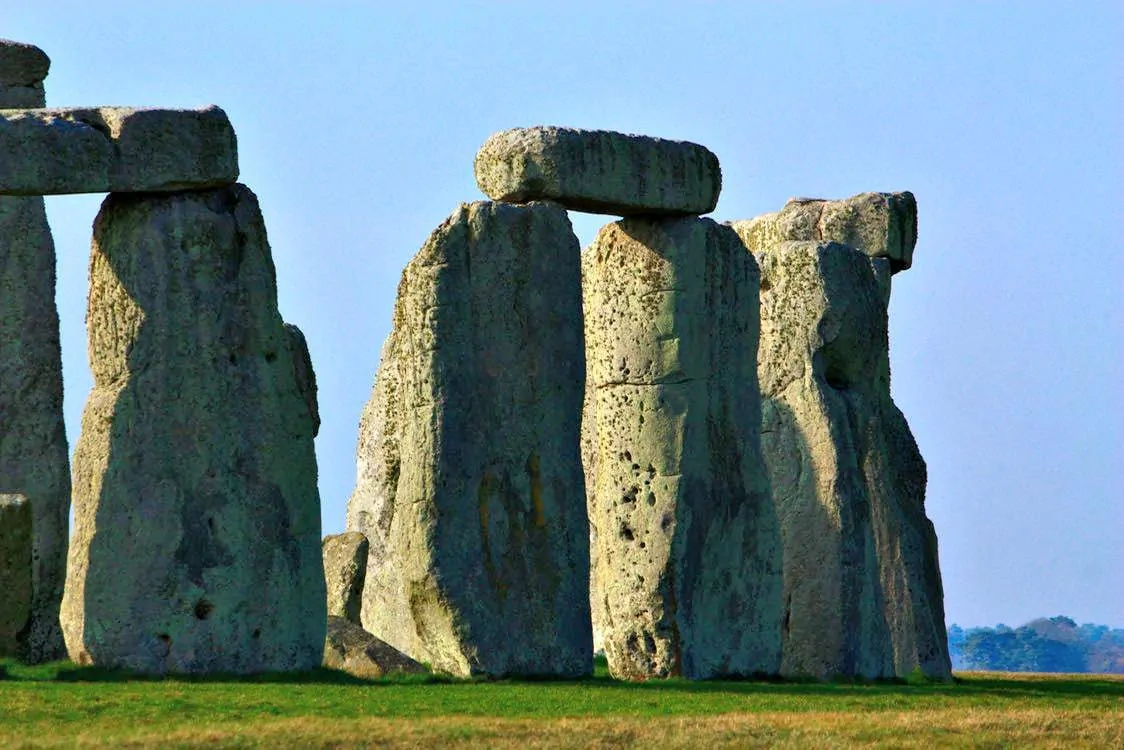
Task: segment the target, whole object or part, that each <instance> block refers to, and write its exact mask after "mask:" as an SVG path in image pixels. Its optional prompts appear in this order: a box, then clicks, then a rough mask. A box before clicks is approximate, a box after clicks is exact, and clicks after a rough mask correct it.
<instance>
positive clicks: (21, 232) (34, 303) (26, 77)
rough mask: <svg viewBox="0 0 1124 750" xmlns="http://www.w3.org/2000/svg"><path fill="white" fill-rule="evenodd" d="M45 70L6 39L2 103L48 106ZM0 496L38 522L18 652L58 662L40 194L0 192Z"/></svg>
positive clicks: (60, 514)
mask: <svg viewBox="0 0 1124 750" xmlns="http://www.w3.org/2000/svg"><path fill="white" fill-rule="evenodd" d="M49 66H50V61H49V60H48V59H47V56H46V55H45V54H43V52H42V50H39V49H38V48H37V47H33V46H31V45H28V44H19V43H17V42H9V41H6V40H0V109H3V108H7V107H24V106H35V107H41V106H43V96H44V95H43V83H42V81H43V77H44V76H46V74H47V69H48V67H49ZM0 493H16V494H20V495H23V496H24V497H26V498H27V502H28V503H29V504H30V507H31V514H32V517H33V519H34V528H35V532H34V543H33V552H32V557H31V562H30V565H31V568H30V570H31V580H32V603H31V619H30V622H29V624H28V627H27V628H26V630H24V631H23V632H22V634H21V636H20V647H19V649H18V651H19V656H20V658H22V659H23V660H25V661H28V662H33V663H34V662H41V661H49V660H52V659H60V658H62V657H63V656H64V655H65V648H64V646H63V639H62V631H61V630H60V629H59V602H60V601H61V599H62V589H63V583H64V581H65V580H66V545H67V515H68V513H69V510H70V458H69V450H68V447H67V442H66V430H65V428H64V426H63V416H62V356H61V352H60V349H59V316H58V311H57V309H56V307H55V245H54V242H53V241H52V239H51V230H50V228H49V227H48V226H47V213H46V211H45V210H44V207H43V199H42V198H40V197H20V198H13V197H6V196H0ZM2 590H3V589H2V588H0V591H2Z"/></svg>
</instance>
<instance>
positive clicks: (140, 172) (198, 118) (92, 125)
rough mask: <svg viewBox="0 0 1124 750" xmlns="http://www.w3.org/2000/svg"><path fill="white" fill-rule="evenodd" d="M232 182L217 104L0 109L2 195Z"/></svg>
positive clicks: (234, 174) (229, 147)
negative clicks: (181, 106) (190, 106)
mask: <svg viewBox="0 0 1124 750" xmlns="http://www.w3.org/2000/svg"><path fill="white" fill-rule="evenodd" d="M237 178H238V146H237V141H236V139H235V136H234V129H233V128H232V127H231V125H230V121H229V120H228V119H227V117H226V113H225V112H223V111H222V110H221V109H219V108H218V107H206V108H204V109H131V108H127V107H96V108H75V109H26V110H18V109H17V110H4V111H0V195H59V194H64V193H105V192H119V193H121V192H153V191H164V192H166V191H177V190H188V189H201V188H208V187H217V186H221V185H229V184H231V183H233V182H234V181H235V180H236V179H237Z"/></svg>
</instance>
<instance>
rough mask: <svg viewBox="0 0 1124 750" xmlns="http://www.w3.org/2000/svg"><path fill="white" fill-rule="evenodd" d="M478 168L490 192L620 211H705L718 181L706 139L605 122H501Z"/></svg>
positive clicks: (483, 187) (712, 201)
mask: <svg viewBox="0 0 1124 750" xmlns="http://www.w3.org/2000/svg"><path fill="white" fill-rule="evenodd" d="M475 168H476V184H477V185H479V186H480V189H481V190H482V191H484V194H485V195H487V196H488V197H489V198H492V199H493V200H500V201H511V202H514V203H525V202H527V201H533V200H551V201H557V202H558V203H561V204H562V205H563V206H565V207H566V208H569V209H573V210H575V211H589V212H592V213H599V214H614V215H617V216H633V215H643V214H663V215H676V214H705V213H709V212H710V211H713V210H714V207H715V205H717V203H718V193H719V192H720V191H721V189H722V170H721V168H720V167H719V165H718V157H717V156H715V155H714V154H713V153H711V152H710V151H709V150H708V149H706V148H705V147H703V146H700V145H698V144H696V143H689V142H687V141H669V140H664V139H662V138H651V137H648V136H640V135H624V134H623V133H614V132H612V131H609V130H576V129H574V128H556V127H536V128H516V129H514V130H505V131H503V132H500V133H496V134H495V135H493V136H492V137H490V138H489V139H488V140H487V141H485V142H484V145H483V146H482V147H481V148H480V151H479V152H478V153H477V154H476V165H475Z"/></svg>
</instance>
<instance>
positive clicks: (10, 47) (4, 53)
mask: <svg viewBox="0 0 1124 750" xmlns="http://www.w3.org/2000/svg"><path fill="white" fill-rule="evenodd" d="M50 69H51V60H50V58H48V57H47V54H46V53H45V52H43V50H41V49H39V48H38V47H36V46H34V45H31V44H23V43H22V42H13V41H11V40H10V39H0V109H15V108H23V107H42V106H44V94H43V79H45V78H46V77H47V72H48V71H49V70H50Z"/></svg>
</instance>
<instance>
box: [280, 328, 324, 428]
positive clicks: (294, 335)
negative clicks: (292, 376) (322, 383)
mask: <svg viewBox="0 0 1124 750" xmlns="http://www.w3.org/2000/svg"><path fill="white" fill-rule="evenodd" d="M285 334H286V335H287V336H288V337H289V352H290V354H292V357H293V372H295V373H296V375H297V388H298V389H299V390H300V393H301V397H302V398H303V399H304V403H305V406H307V407H308V415H309V416H310V417H312V435H313V436H314V437H315V436H316V435H319V434H320V401H319V399H318V398H317V395H316V372H315V370H313V369H312V357H311V356H310V355H309V353H308V341H307V340H305V337H304V333H302V332H301V329H299V328H297V327H296V326H295V325H293V324H291V323H286V324H285Z"/></svg>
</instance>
